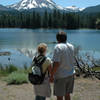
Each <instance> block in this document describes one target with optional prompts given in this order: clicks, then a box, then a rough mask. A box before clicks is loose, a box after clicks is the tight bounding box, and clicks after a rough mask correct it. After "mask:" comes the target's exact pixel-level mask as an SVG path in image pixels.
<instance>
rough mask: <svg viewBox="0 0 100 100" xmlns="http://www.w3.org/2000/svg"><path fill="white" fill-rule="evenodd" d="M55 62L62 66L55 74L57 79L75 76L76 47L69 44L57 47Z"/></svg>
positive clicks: (61, 44)
mask: <svg viewBox="0 0 100 100" xmlns="http://www.w3.org/2000/svg"><path fill="white" fill-rule="evenodd" d="M53 62H59V63H60V66H59V68H58V69H57V72H56V73H55V79H59V78H64V77H68V76H71V75H73V74H74V46H73V45H72V44H69V43H67V44H66V43H59V44H57V45H56V46H55V49H54V54H53Z"/></svg>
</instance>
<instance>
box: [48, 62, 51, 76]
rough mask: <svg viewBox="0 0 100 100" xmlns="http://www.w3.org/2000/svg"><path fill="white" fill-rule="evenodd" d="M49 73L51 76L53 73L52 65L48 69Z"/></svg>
mask: <svg viewBox="0 0 100 100" xmlns="http://www.w3.org/2000/svg"><path fill="white" fill-rule="evenodd" d="M48 71H49V74H50V76H51V73H52V65H51V64H50V65H49V67H48Z"/></svg>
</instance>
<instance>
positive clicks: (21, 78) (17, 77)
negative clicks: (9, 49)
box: [5, 71, 28, 84]
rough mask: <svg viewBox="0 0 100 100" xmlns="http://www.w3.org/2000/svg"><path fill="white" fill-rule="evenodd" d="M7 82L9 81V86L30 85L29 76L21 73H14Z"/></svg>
mask: <svg viewBox="0 0 100 100" xmlns="http://www.w3.org/2000/svg"><path fill="white" fill-rule="evenodd" d="M5 81H7V83H8V84H23V83H28V75H27V74H26V73H24V72H21V71H16V72H12V73H11V74H10V75H8V77H7V78H6V79H5Z"/></svg>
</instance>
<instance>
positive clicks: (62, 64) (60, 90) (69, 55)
mask: <svg viewBox="0 0 100 100" xmlns="http://www.w3.org/2000/svg"><path fill="white" fill-rule="evenodd" d="M56 39H57V42H58V44H57V45H56V46H55V49H54V54H53V70H52V73H51V78H50V81H51V82H52V81H53V79H54V95H55V96H57V100H63V97H65V100H70V93H72V92H73V86H74V47H73V45H71V44H69V43H66V42H67V35H66V33H64V32H59V33H58V34H57V35H56Z"/></svg>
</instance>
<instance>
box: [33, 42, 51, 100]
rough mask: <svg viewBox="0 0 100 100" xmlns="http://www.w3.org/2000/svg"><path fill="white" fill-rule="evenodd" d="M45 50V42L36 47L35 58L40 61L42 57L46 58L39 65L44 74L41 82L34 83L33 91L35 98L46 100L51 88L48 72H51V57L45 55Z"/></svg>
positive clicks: (36, 99)
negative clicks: (38, 83)
mask: <svg viewBox="0 0 100 100" xmlns="http://www.w3.org/2000/svg"><path fill="white" fill-rule="evenodd" d="M46 52H47V45H46V44H45V43H41V44H39V45H38V47H37V56H35V59H38V60H40V61H41V59H42V58H44V57H45V58H46V59H45V61H44V62H43V64H42V66H41V67H42V72H43V73H46V74H45V78H44V81H43V83H42V84H40V85H34V92H35V96H36V97H35V100H46V97H50V96H51V89H50V83H49V74H50V73H51V59H50V58H49V57H46ZM48 73H49V74H48Z"/></svg>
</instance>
